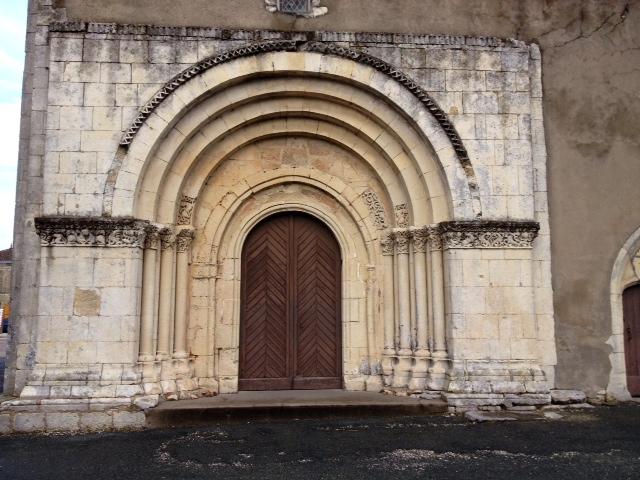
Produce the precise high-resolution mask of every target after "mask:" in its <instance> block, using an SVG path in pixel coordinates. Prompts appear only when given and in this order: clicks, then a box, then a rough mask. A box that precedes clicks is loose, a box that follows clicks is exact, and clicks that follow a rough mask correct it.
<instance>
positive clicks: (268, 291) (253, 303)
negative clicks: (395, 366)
mask: <svg viewBox="0 0 640 480" xmlns="http://www.w3.org/2000/svg"><path fill="white" fill-rule="evenodd" d="M341 266H342V261H341V257H340V249H339V246H338V243H337V241H336V239H335V237H334V236H333V234H332V232H331V231H330V230H329V229H328V228H327V227H326V225H324V224H323V223H322V222H320V221H319V220H317V219H315V218H314V217H311V216H309V215H305V214H301V213H286V214H278V215H274V216H271V217H269V218H267V219H266V220H264V221H262V222H261V223H259V224H258V225H257V226H256V227H255V228H254V229H253V230H252V231H251V232H250V234H249V236H248V238H247V240H246V242H245V245H244V248H243V251H242V307H241V320H240V321H241V327H240V379H239V385H238V386H239V389H240V390H292V389H293V390H301V389H324V388H341V387H342V354H341V352H342V345H341V343H342V342H341V340H342V334H341V318H340V311H341V293H340V292H341V280H340V277H341V269H342V268H341Z"/></svg>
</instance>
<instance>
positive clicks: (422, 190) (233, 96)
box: [122, 78, 462, 223]
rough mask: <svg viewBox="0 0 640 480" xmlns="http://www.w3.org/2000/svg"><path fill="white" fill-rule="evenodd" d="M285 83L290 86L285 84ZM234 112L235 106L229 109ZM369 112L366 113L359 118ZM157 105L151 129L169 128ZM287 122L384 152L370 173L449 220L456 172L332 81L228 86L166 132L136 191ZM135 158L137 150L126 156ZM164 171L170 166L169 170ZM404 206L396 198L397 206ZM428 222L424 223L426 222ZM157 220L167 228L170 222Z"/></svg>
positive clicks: (378, 105)
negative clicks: (297, 120) (300, 121)
mask: <svg viewBox="0 0 640 480" xmlns="http://www.w3.org/2000/svg"><path fill="white" fill-rule="evenodd" d="M289 81H291V82H292V83H293V85H291V84H289ZM283 83H286V84H287V88H288V90H287V91H286V92H281V88H282V85H283ZM341 87H342V88H341ZM326 92H335V95H340V96H339V97H337V98H336V97H330V96H328V95H327V93H326ZM303 95H304V96H303ZM220 97H222V98H220ZM249 102H250V103H249ZM232 106H233V107H234V108H231V107H232ZM367 106H368V107H369V108H371V111H370V112H367V113H368V114H365V108H366V107H367ZM163 107H164V105H163ZM163 107H161V108H160V109H159V111H158V114H159V115H162V117H160V119H155V118H154V116H153V115H152V117H151V119H150V120H151V121H150V124H151V125H154V127H157V129H161V128H162V127H163V126H165V128H168V123H167V120H169V119H170V118H171V116H172V115H174V114H173V113H170V114H168V113H167V112H164V111H162V108H163ZM293 116H295V117H300V116H306V117H308V118H318V119H321V120H324V123H323V124H322V125H321V127H324V128H319V126H313V125H312V126H311V127H310V128H311V129H316V131H313V130H309V132H308V133H309V134H317V135H320V136H326V135H329V134H330V135H332V136H333V137H334V138H335V140H336V141H337V142H342V140H343V138H345V137H348V136H351V137H353V138H351V139H348V144H347V145H346V148H350V149H353V150H356V152H357V153H358V154H359V155H361V156H363V157H365V158H367V159H368V158H369V157H371V158H372V159H376V158H379V157H380V153H383V156H384V157H385V159H386V160H385V161H384V162H378V163H377V164H376V165H372V167H373V168H374V170H377V171H380V172H384V171H385V170H394V169H395V171H396V172H397V174H399V175H400V176H401V177H403V181H402V185H403V187H402V188H405V186H406V191H405V194H406V193H408V192H412V194H411V197H412V201H415V202H418V203H420V202H421V201H422V200H424V199H426V198H430V199H431V201H432V202H433V203H435V204H437V205H438V209H441V210H444V211H446V213H443V214H442V215H443V216H444V217H446V218H447V219H448V218H449V216H450V213H449V211H448V209H447V206H446V205H447V204H448V203H449V202H450V198H449V192H448V191H447V189H443V186H444V185H443V184H444V181H443V177H451V176H453V177H454V178H459V177H460V175H461V174H462V171H461V170H460V169H459V168H458V167H457V166H456V165H455V164H453V165H452V164H449V165H446V166H445V167H444V168H445V171H446V172H447V174H442V173H441V172H440V169H441V167H440V165H439V164H438V162H437V161H435V159H434V153H433V152H431V151H430V150H429V148H428V144H427V143H426V142H425V141H421V138H420V136H419V135H418V133H417V132H416V131H415V130H414V129H412V128H410V126H409V124H408V123H407V122H406V121H405V120H404V119H403V118H401V117H400V116H399V115H398V114H397V113H395V112H394V111H393V110H392V109H391V108H389V107H388V106H387V105H385V104H384V103H382V102H380V101H377V100H375V99H374V98H372V97H371V96H370V95H368V94H366V93H364V92H361V91H359V90H358V89H357V88H355V87H352V86H349V85H339V84H338V85H336V84H335V82H331V81H326V80H320V79H314V80H303V79H290V80H289V79H287V82H282V81H281V80H280V79H277V78H273V79H269V80H268V81H267V80H262V81H254V82H250V83H248V84H242V85H238V86H236V87H231V88H229V89H227V90H225V91H224V92H223V93H222V94H221V95H215V96H213V97H211V98H209V99H207V100H204V101H203V102H202V103H201V104H199V105H198V106H197V107H196V108H195V109H193V111H191V112H189V114H187V115H185V116H184V117H183V118H182V119H181V120H180V121H179V122H178V123H177V124H176V125H175V126H174V127H173V128H172V129H171V130H170V133H169V135H168V137H167V140H166V141H165V142H163V143H161V144H160V145H159V147H158V148H157V150H156V153H155V158H153V159H152V161H151V162H149V163H148V167H147V169H148V171H147V172H144V173H143V174H142V175H141V177H142V179H143V180H142V184H141V185H140V187H136V188H139V191H140V192H141V195H142V196H145V197H147V198H149V197H153V196H154V194H155V192H158V191H159V189H160V185H159V183H158V182H159V181H160V180H161V179H162V180H163V181H164V182H165V183H167V182H168V183H171V184H174V183H176V182H178V181H179V180H180V179H184V178H186V173H187V170H188V169H189V168H190V167H191V165H193V164H195V162H194V158H196V157H198V158H199V157H202V156H203V154H202V153H198V152H203V151H205V150H206V149H209V150H214V151H215V152H217V155H218V157H220V156H222V155H224V154H225V153H226V152H229V151H230V148H231V147H230V146H229V145H231V144H233V141H229V140H228V139H229V138H232V139H238V138H241V139H244V138H249V139H251V138H253V137H252V135H254V134H255V135H268V134H271V133H272V132H276V131H278V129H277V128H276V124H275V123H274V124H273V125H270V124H268V123H267V124H265V125H263V126H262V128H261V129H259V130H256V129H255V128H254V129H253V130H251V132H253V133H250V132H249V129H250V126H251V124H252V123H255V122H258V121H269V122H276V121H277V120H280V118H279V117H293ZM164 119H167V120H164ZM289 120H290V118H289ZM161 121H163V122H165V123H164V124H163V123H161ZM156 124H158V125H156ZM292 125H294V121H293V120H292V121H288V126H287V128H289V129H291V126H292ZM278 128H279V127H278ZM240 129H242V131H241V132H240V131H239V130H240ZM141 134H142V132H141ZM187 135H188V136H187ZM223 140H225V141H223ZM236 143H237V142H236ZM238 146H239V145H236V147H238ZM134 154H135V152H132V153H131V155H134ZM209 156H210V155H209ZM132 164H133V163H132ZM169 165H171V167H170V168H167V167H168V166H169ZM162 172H165V173H162ZM122 175H123V180H126V179H127V178H129V179H131V180H132V181H135V180H137V179H138V178H140V177H136V176H135V175H134V174H130V173H128V172H123V173H122ZM171 176H174V177H175V182H173V181H172V180H170V177H171ZM393 182H397V179H396V178H395V177H394V178H393V179H391V178H388V179H387V180H386V181H385V183H387V184H390V183H393ZM187 188H188V187H187ZM162 191H163V192H164V194H165V195H164V196H165V197H167V196H168V197H169V202H173V201H174V200H173V198H171V197H172V196H173V195H174V194H176V195H178V193H177V192H173V191H172V190H171V189H167V188H166V187H163V188H162ZM169 192H171V193H169ZM185 194H186V193H185ZM196 195H197V192H192V194H191V195H190V196H196ZM150 200H151V202H153V204H155V203H156V202H155V200H153V199H152V198H150ZM405 201H406V200H405V199H402V200H399V201H398V202H397V203H404V202H405ZM139 204H141V205H149V204H150V202H149V201H142V202H140V203H139ZM167 208H170V207H169V204H166V203H165V204H163V205H162V208H161V210H162V211H164V212H167V211H168V210H167ZM135 215H136V216H138V217H140V218H152V217H153V214H152V213H151V212H148V211H145V212H143V211H138V212H136V214H135ZM443 219H444V218H443ZM416 220H417V219H416ZM429 220H430V219H425V223H426V222H428V221H429ZM158 221H166V222H170V221H171V219H170V218H169V219H164V220H158Z"/></svg>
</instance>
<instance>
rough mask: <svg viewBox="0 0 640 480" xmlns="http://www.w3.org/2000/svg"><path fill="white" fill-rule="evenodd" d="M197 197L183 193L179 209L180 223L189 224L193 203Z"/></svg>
mask: <svg viewBox="0 0 640 480" xmlns="http://www.w3.org/2000/svg"><path fill="white" fill-rule="evenodd" d="M194 203H196V199H195V198H193V197H187V196H186V195H183V196H182V198H181V199H180V209H179V210H178V225H189V224H190V223H191V215H192V213H193V205H194Z"/></svg>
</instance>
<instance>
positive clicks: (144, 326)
mask: <svg viewBox="0 0 640 480" xmlns="http://www.w3.org/2000/svg"><path fill="white" fill-rule="evenodd" d="M157 248H158V233H157V232H148V233H147V238H146V240H145V250H144V258H143V270H142V312H141V316H140V354H139V356H138V361H140V362H152V361H153V360H155V355H154V352H153V333H154V331H153V317H154V314H155V305H156V249H157Z"/></svg>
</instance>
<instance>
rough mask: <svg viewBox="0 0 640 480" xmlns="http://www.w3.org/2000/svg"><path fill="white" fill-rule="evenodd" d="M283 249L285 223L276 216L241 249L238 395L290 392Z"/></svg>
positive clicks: (286, 256) (286, 261) (286, 237)
mask: <svg viewBox="0 0 640 480" xmlns="http://www.w3.org/2000/svg"><path fill="white" fill-rule="evenodd" d="M288 243H289V220H288V219H287V218H285V217H281V216H278V217H275V218H273V219H272V220H271V221H270V222H268V223H262V224H260V225H258V226H257V227H256V228H255V229H254V230H253V231H252V232H251V234H250V235H249V238H247V241H246V243H245V247H244V252H243V253H244V255H243V275H242V279H243V293H244V295H243V301H242V313H243V315H242V317H243V318H242V338H243V342H242V344H241V352H240V353H241V359H242V364H241V368H240V370H241V378H242V379H241V380H240V383H241V388H243V389H247V390H281V389H290V388H291V380H290V378H289V377H290V373H289V371H290V365H289V358H288V357H289V355H288V346H287V339H288V337H289V336H290V328H289V324H290V319H289V315H288V314H289V312H288V310H287V297H288V285H287V277H288V270H289V268H290V266H289V254H288V248H287V247H288ZM247 292H249V294H247ZM243 347H244V348H243Z"/></svg>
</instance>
